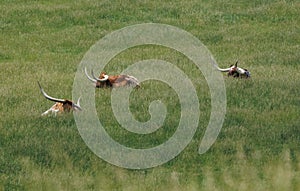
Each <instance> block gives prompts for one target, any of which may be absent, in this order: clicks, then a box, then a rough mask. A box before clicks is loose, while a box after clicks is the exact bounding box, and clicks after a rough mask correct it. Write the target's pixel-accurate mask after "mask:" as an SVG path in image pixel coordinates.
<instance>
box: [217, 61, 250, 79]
mask: <svg viewBox="0 0 300 191" xmlns="http://www.w3.org/2000/svg"><path fill="white" fill-rule="evenodd" d="M213 64H214V66H215V67H216V68H217V70H219V71H220V72H227V76H233V77H234V78H238V77H241V78H243V77H245V78H250V77H251V75H250V72H249V71H248V70H247V69H245V68H240V67H238V66H237V64H238V61H236V63H235V64H234V65H231V66H230V67H229V68H225V69H222V68H219V67H218V66H217V64H215V63H214V62H213Z"/></svg>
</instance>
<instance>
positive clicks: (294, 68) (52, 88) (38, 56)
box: [0, 0, 300, 191]
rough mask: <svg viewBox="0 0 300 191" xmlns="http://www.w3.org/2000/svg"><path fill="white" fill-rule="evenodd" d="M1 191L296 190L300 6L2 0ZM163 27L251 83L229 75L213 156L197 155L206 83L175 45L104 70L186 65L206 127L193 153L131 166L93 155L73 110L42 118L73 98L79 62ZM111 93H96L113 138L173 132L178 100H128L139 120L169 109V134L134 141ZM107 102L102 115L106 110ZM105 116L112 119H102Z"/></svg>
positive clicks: (162, 95)
mask: <svg viewBox="0 0 300 191" xmlns="http://www.w3.org/2000/svg"><path fill="white" fill-rule="evenodd" d="M0 4H1V6H0V10H1V14H0V18H1V19H0V30H1V35H0V98H1V101H0V190H230V191H231V190H300V86H299V85H300V72H299V70H300V65H299V62H300V54H299V53H300V2H299V1H297V0H272V1H271V0H263V1H258V0H252V1H238V0H226V1H208V0H200V1H196V0H191V1H177V0H175V1H174V0H173V1H164V2H158V1H152V2H144V1H133V0H129V1H96V0H87V1H83V0H82V1H68V0H61V1H34V0H32V1H21V0H12V1H9V0H1V1H0ZM149 22H152V23H164V24H169V25H173V26H176V27H179V28H181V29H184V30H186V31H187V32H189V33H191V34H193V35H194V36H195V37H197V38H198V39H199V40H201V41H202V42H203V44H205V45H206V46H207V48H208V49H209V50H210V52H211V53H212V54H213V55H214V57H215V59H216V60H217V62H218V64H219V66H220V67H223V68H224V67H228V66H229V65H230V64H233V63H234V62H235V60H236V59H239V60H240V66H241V67H246V68H247V69H249V70H250V71H251V74H252V78H251V79H250V80H244V79H233V78H228V77H226V76H225V75H224V81H225V85H226V92H227V113H226V117H225V121H224V124H223V127H222V130H221V132H220V134H219V136H218V138H217V141H216V142H215V143H214V144H213V146H212V147H211V148H210V150H209V151H208V152H206V153H205V154H203V155H199V154H198V152H197V150H198V146H199V143H200V140H201V138H202V136H203V134H204V130H205V127H206V126H207V123H208V121H209V116H210V94H209V90H208V86H207V83H206V81H205V79H204V77H203V76H202V74H201V73H200V72H199V71H198V70H197V69H196V67H195V66H194V65H193V64H192V63H191V62H190V61H189V60H188V59H187V58H185V57H184V56H183V55H181V54H179V53H178V52H176V51H173V50H171V49H168V48H162V47H156V46H142V47H135V48H132V49H129V50H126V51H125V52H124V53H121V54H119V55H118V56H117V57H115V58H114V59H113V60H112V61H111V63H110V64H109V65H108V66H107V71H109V73H112V74H114V73H119V72H121V71H122V70H123V69H125V68H126V67H127V66H129V65H130V64H132V63H135V62H137V61H140V60H145V59H161V60H165V61H169V62H171V63H173V64H175V65H177V66H178V67H179V68H180V69H182V70H183V71H184V72H185V73H186V74H187V75H188V76H189V77H190V79H191V80H192V82H193V85H194V86H195V88H196V89H197V94H198V97H199V103H200V110H201V116H200V123H199V128H198V130H197V132H196V134H195V136H194V138H193V140H192V142H191V143H190V144H189V145H188V146H187V148H186V149H185V150H184V151H183V152H182V153H181V154H180V155H178V156H177V157H176V158H174V159H173V160H171V161H169V162H168V163H166V164H163V165H161V166H159V167H156V168H151V169H146V170H127V169H123V168H119V167H116V166H113V165H111V164H109V163H107V162H105V161H104V160H102V159H100V158H99V157H97V156H96V155H95V154H94V153H93V152H92V151H91V150H90V149H89V148H88V147H87V146H86V144H85V143H84V141H83V140H82V138H81V137H80V135H79V132H78V130H77V127H76V123H75V120H74V117H73V115H72V114H65V115H60V116H57V117H54V116H49V117H41V116H40V114H41V113H42V112H44V111H45V110H47V109H48V108H49V107H51V105H52V104H53V103H51V102H50V101H47V100H46V99H45V98H43V96H42V95H41V94H40V91H39V89H38V86H37V81H40V82H41V84H42V85H43V87H44V89H45V90H46V91H47V92H48V93H49V94H50V95H52V96H54V97H60V98H71V97H72V85H73V80H74V75H75V73H76V70H77V66H78V64H79V63H80V61H81V59H82V58H83V56H84V55H85V53H86V52H87V51H88V50H89V48H90V47H91V46H92V45H93V44H94V43H95V42H97V41H98V40H99V39H101V38H102V37H104V36H105V35H107V34H109V33H111V32H113V31H115V30H117V29H120V28H123V27H126V26H130V25H133V24H139V23H149ZM110 93H111V90H109V89H103V90H96V98H97V103H98V104H97V105H99V108H97V111H98V114H99V118H100V119H101V120H102V121H103V124H105V127H106V130H107V132H108V133H109V134H110V135H111V136H112V137H113V138H114V139H116V140H117V141H119V142H120V143H122V144H125V145H128V146H131V147H135V146H137V147H141V148H143V147H152V146H155V145H159V144H160V143H163V142H164V141H165V140H166V139H168V137H170V136H172V134H173V133H174V132H175V130H176V129H174V127H176V125H177V124H178V116H179V115H180V114H179V112H180V105H179V102H178V98H177V96H176V93H175V92H174V91H173V90H172V89H171V88H168V87H167V86H166V85H165V84H163V83H160V82H157V81H153V82H152V81H150V82H145V83H143V84H142V88H141V89H139V91H135V92H134V93H133V94H132V98H131V99H132V100H133V101H134V102H133V103H132V105H131V108H132V111H133V114H134V115H135V117H136V118H137V119H139V120H141V121H147V120H148V119H149V117H150V116H149V113H148V105H149V104H150V103H151V101H153V100H155V99H160V100H162V101H163V102H164V103H166V105H167V109H168V116H167V118H166V122H165V123H164V126H163V128H161V129H160V130H159V131H157V132H155V133H153V134H151V135H148V136H147V135H135V134H133V133H129V132H127V131H126V130H124V129H122V128H120V126H119V125H118V123H117V121H116V120H115V119H114V118H113V117H111V116H112V111H111V108H110V97H109V96H110ZM100 105H101V108H100ZM100 111H105V112H100Z"/></svg>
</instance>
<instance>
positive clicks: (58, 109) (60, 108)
mask: <svg viewBox="0 0 300 191" xmlns="http://www.w3.org/2000/svg"><path fill="white" fill-rule="evenodd" d="M38 84H39V87H40V90H41V93H42V94H43V96H44V97H45V98H46V99H48V100H50V101H54V102H56V103H55V104H54V105H53V106H52V107H51V108H50V109H48V110H47V111H45V112H44V113H42V116H44V115H48V114H49V113H50V112H51V113H54V115H55V116H56V114H57V113H63V112H70V111H81V110H82V109H81V107H80V103H79V101H80V98H79V99H78V101H77V103H76V104H75V103H73V101H70V100H67V99H57V98H54V97H51V96H49V95H48V94H46V92H45V91H44V89H43V88H42V86H41V84H40V83H39V82H38Z"/></svg>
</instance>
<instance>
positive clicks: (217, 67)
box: [211, 57, 231, 72]
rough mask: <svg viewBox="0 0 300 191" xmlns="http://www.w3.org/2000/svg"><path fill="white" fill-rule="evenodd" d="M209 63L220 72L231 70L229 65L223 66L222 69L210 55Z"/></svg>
mask: <svg viewBox="0 0 300 191" xmlns="http://www.w3.org/2000/svg"><path fill="white" fill-rule="evenodd" d="M211 63H212V65H213V66H214V67H215V68H216V69H217V70H218V71H220V72H229V71H230V70H231V67H230V68H224V69H223V68H219V66H218V65H217V63H216V62H215V60H214V59H213V57H211Z"/></svg>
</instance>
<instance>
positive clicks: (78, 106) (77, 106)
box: [73, 97, 82, 111]
mask: <svg viewBox="0 0 300 191" xmlns="http://www.w3.org/2000/svg"><path fill="white" fill-rule="evenodd" d="M80 99H81V97H79V98H78V100H77V103H76V104H75V103H73V107H75V108H77V109H79V110H80V111H81V110H82V109H81V106H80Z"/></svg>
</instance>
